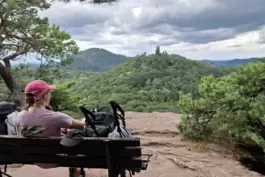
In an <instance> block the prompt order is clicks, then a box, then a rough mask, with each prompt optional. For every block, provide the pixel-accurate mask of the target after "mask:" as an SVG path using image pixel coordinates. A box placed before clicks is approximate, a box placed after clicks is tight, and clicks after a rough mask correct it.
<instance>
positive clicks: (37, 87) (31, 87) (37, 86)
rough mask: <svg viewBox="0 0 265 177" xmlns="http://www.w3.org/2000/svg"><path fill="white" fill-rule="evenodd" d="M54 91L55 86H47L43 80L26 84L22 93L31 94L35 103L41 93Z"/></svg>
mask: <svg viewBox="0 0 265 177" xmlns="http://www.w3.org/2000/svg"><path fill="white" fill-rule="evenodd" d="M55 89H56V86H55V85H49V84H47V83H46V82H45V81H43V80H34V81H31V82H30V83H28V85H27V86H26V87H25V89H24V93H25V94H29V93H30V94H33V96H34V99H35V100H36V101H37V100H38V99H39V98H40V96H41V95H42V94H43V93H46V92H48V91H50V90H55Z"/></svg>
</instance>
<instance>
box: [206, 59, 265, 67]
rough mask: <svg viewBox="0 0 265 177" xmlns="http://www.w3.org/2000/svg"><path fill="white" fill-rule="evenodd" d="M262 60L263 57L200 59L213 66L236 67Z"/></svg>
mask: <svg viewBox="0 0 265 177" xmlns="http://www.w3.org/2000/svg"><path fill="white" fill-rule="evenodd" d="M256 61H264V58H246V59H231V60H202V61H201V62H202V63H206V64H211V65H212V66H214V67H219V66H224V67H238V66H240V65H246V64H248V63H250V62H256Z"/></svg>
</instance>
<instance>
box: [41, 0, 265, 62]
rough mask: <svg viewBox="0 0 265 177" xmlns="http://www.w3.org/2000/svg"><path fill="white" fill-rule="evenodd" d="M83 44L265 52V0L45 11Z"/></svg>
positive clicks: (234, 54)
mask: <svg viewBox="0 0 265 177" xmlns="http://www.w3.org/2000/svg"><path fill="white" fill-rule="evenodd" d="M41 15H43V16H47V17H49V19H50V22H51V23H54V24H58V25H60V26H61V27H62V29H64V30H65V31H67V32H68V33H70V34H71V35H72V38H73V39H74V40H76V41H77V43H78V45H79V47H80V49H81V50H84V49H87V48H91V47H99V48H105V49H107V50H109V51H111V52H114V53H119V54H124V55H128V56H134V55H136V54H142V53H143V52H146V53H148V54H150V53H153V52H154V50H155V47H156V46H157V45H159V46H161V50H166V51H167V52H168V53H175V54H179V55H182V56H185V57H187V58H191V59H195V60H200V59H205V58H207V59H232V58H248V57H264V56H265V18H264V17H265V0H120V1H119V2H118V3H114V4H104V5H91V4H89V3H77V2H72V3H68V4H63V3H55V4H53V5H52V7H51V8H50V9H49V10H47V11H45V12H42V14H41Z"/></svg>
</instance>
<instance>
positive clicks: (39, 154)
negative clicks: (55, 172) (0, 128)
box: [0, 136, 142, 171]
mask: <svg viewBox="0 0 265 177" xmlns="http://www.w3.org/2000/svg"><path fill="white" fill-rule="evenodd" d="M60 141H61V138H58V137H57V138H19V137H15V136H0V164H12V163H22V164H34V163H54V164H59V165H60V166H67V167H69V166H71V167H75V166H78V167H87V168H108V161H107V160H106V159H112V160H111V161H112V163H115V166H118V167H120V168H125V169H132V170H136V171H138V170H140V169H141V165H142V160H141V147H140V139H139V138H125V139H110V138H84V139H83V141H82V142H81V143H80V144H79V145H77V146H75V147H65V146H62V145H60ZM112 165H114V164H112Z"/></svg>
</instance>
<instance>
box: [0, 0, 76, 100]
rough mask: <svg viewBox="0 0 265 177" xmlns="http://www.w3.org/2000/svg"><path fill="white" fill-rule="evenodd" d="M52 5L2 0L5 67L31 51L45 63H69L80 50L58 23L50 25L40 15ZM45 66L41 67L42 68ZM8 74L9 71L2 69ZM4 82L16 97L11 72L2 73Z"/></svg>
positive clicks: (0, 42)
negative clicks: (39, 13)
mask: <svg viewBox="0 0 265 177" xmlns="http://www.w3.org/2000/svg"><path fill="white" fill-rule="evenodd" d="M49 7H50V4H49V3H47V2H46V1H43V0H31V1H24V0H2V1H0V60H1V61H3V62H4V65H5V66H6V68H9V69H10V67H11V64H10V61H11V60H18V59H21V58H22V57H23V56H26V55H27V54H30V55H31V56H33V57H36V58H38V59H39V60H40V61H41V64H42V66H45V67H47V66H51V65H53V66H55V65H59V64H62V65H67V64H70V63H71V56H72V55H73V54H76V53H77V52H78V47H77V45H76V43H75V41H73V40H71V37H70V35H69V34H67V33H66V32H64V31H62V30H60V27H59V26H57V25H50V24H49V22H48V19H47V18H41V17H39V16H38V10H45V9H48V8H49ZM43 68H44V67H42V68H41V69H43ZM2 72H5V73H8V72H10V71H8V70H6V69H5V70H2ZM2 76H3V77H4V81H7V80H8V81H9V82H5V84H6V85H7V86H8V88H9V90H10V91H11V93H12V94H13V96H15V97H16V94H17V93H16V91H17V89H16V87H15V83H14V82H13V81H14V80H13V78H12V75H10V74H4V75H3V74H2Z"/></svg>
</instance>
